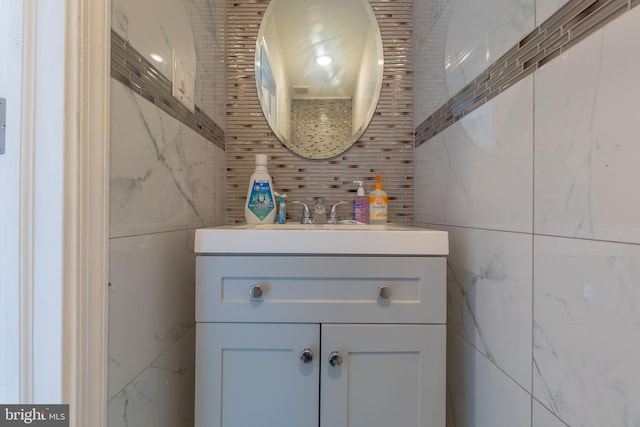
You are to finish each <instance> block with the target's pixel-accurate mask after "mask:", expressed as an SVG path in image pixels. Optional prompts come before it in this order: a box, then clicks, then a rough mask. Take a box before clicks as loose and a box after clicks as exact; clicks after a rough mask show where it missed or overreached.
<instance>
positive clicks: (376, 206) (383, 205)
mask: <svg viewBox="0 0 640 427" xmlns="http://www.w3.org/2000/svg"><path fill="white" fill-rule="evenodd" d="M387 203H388V197H387V196H371V197H369V206H370V210H371V215H370V217H369V221H371V222H373V221H386V220H387Z"/></svg>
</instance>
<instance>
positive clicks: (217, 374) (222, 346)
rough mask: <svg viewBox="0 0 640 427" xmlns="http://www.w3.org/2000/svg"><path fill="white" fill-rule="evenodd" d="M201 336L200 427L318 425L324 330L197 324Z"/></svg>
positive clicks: (300, 326) (198, 364) (198, 350)
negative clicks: (308, 356)
mask: <svg viewBox="0 0 640 427" xmlns="http://www.w3.org/2000/svg"><path fill="white" fill-rule="evenodd" d="M196 335H197V341H196V342H197V344H196V403H195V425H196V427H249V426H264V427H274V426H278V427H301V426H317V425H318V405H319V396H318V394H319V384H318V381H319V378H318V377H319V368H318V366H319V362H320V360H319V359H318V357H317V354H318V352H319V342H320V325H318V324H253V323H246V324H234V323H198V324H197V326H196ZM305 348H309V349H311V351H312V352H313V354H314V356H315V357H314V358H313V360H312V361H310V362H307V363H304V362H303V361H301V360H300V353H301V352H302V351H303V350H304V349H305Z"/></svg>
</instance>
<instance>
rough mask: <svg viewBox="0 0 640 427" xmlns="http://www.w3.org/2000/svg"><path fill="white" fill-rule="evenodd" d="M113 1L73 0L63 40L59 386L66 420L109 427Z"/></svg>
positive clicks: (76, 426) (78, 423) (73, 424)
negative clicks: (63, 316) (67, 318)
mask: <svg viewBox="0 0 640 427" xmlns="http://www.w3.org/2000/svg"><path fill="white" fill-rule="evenodd" d="M110 17H111V2H110V0H71V3H70V10H69V13H68V14H67V20H68V26H69V29H68V31H67V38H66V52H67V63H66V65H67V69H68V72H67V75H66V78H67V79H68V80H69V82H68V85H67V92H66V96H67V102H68V114H66V115H65V119H66V120H65V133H66V134H67V135H68V138H67V140H68V141H69V142H68V144H67V153H66V157H65V164H66V165H67V167H66V168H65V170H66V171H67V173H66V175H65V185H64V186H65V194H66V197H65V200H66V201H67V203H65V223H64V230H65V233H64V236H65V242H64V255H65V258H64V259H65V265H64V272H65V274H64V278H65V284H66V287H65V292H64V295H65V298H64V301H65V303H66V305H67V306H66V307H64V310H65V312H69V313H72V319H71V322H69V324H68V326H67V329H66V331H65V335H66V339H65V350H66V351H67V354H66V355H65V356H66V357H65V365H69V366H70V369H69V370H68V372H69V375H68V377H67V378H66V382H65V384H64V386H65V387H64V389H65V396H67V399H68V401H69V402H70V418H71V425H72V426H75V427H80V426H88V425H91V426H96V427H102V426H105V425H106V418H107V416H106V408H107V378H108V372H107V366H108V363H107V351H108V331H107V326H108V313H109V311H108V286H107V285H108V241H109V234H108V221H109V216H108V213H109V138H110V136H109V125H110V115H109V113H110V84H111V79H110V75H109V61H110V28H111V21H110Z"/></svg>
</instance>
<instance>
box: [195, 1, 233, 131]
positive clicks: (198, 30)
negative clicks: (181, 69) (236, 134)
mask: <svg viewBox="0 0 640 427" xmlns="http://www.w3.org/2000/svg"><path fill="white" fill-rule="evenodd" d="M185 7H186V9H187V13H188V14H189V20H190V21H191V26H192V28H193V35H194V40H195V48H196V55H197V65H196V67H197V73H196V83H195V84H196V85H195V103H196V105H197V106H198V107H200V109H202V111H204V112H205V113H207V115H208V116H209V117H211V118H212V119H213V120H214V121H215V122H216V123H217V124H218V125H219V126H220V127H221V128H223V129H224V127H225V120H226V114H225V107H226V79H225V74H226V59H225V53H226V50H225V46H224V40H225V39H224V23H225V20H224V13H225V10H226V9H225V3H224V1H222V0H185Z"/></svg>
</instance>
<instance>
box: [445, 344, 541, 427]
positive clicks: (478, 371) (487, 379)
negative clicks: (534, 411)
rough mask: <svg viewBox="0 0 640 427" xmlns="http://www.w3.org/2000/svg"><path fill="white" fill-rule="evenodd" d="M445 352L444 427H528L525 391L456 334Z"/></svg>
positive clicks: (529, 418)
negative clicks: (445, 420)
mask: <svg viewBox="0 0 640 427" xmlns="http://www.w3.org/2000/svg"><path fill="white" fill-rule="evenodd" d="M447 352H448V355H447V407H448V409H447V415H448V416H447V427H507V426H508V427H531V396H530V395H529V394H528V393H527V392H526V391H524V390H523V389H522V388H521V387H519V386H518V385H517V384H516V383H515V382H513V381H512V380H511V379H510V378H509V377H508V376H507V375H505V374H504V373H503V372H502V371H500V370H499V369H498V368H496V367H495V366H494V365H493V364H492V363H491V362H489V361H488V360H487V359H486V358H485V357H484V356H483V355H482V354H480V353H479V352H478V351H477V350H475V349H474V348H473V347H472V346H471V345H469V344H468V343H467V342H466V341H464V339H463V338H462V337H460V336H459V335H458V334H456V333H455V332H449V333H448V336H447Z"/></svg>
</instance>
